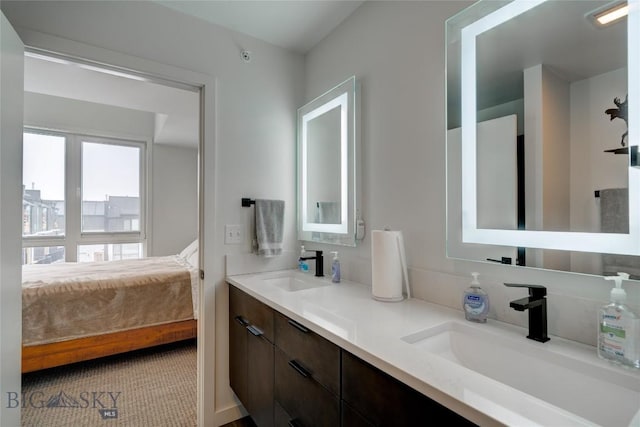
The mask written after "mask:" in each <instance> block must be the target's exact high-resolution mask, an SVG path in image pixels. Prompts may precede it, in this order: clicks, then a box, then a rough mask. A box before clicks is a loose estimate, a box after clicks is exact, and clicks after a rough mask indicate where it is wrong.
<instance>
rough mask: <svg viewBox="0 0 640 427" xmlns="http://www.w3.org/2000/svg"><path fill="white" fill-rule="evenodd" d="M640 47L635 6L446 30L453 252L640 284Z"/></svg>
mask: <svg viewBox="0 0 640 427" xmlns="http://www.w3.org/2000/svg"><path fill="white" fill-rule="evenodd" d="M608 12H614V13H615V14H616V15H615V16H614V17H613V18H612V20H611V21H609V22H600V19H601V18H602V17H603V16H605V15H607V13H608ZM605 19H606V18H605ZM639 44H640V2H639V1H638V0H632V1H629V2H621V1H613V2H611V1H589V0H583V1H563V0H546V1H545V0H514V1H485V0H481V1H478V2H476V3H475V4H473V5H472V6H470V7H469V8H467V9H465V10H463V11H462V12H461V13H459V14H458V15H456V16H454V17H452V18H450V19H449V20H448V21H447V197H448V199H447V209H448V225H447V254H448V256H450V257H453V258H462V259H471V260H479V261H489V262H500V263H505V264H512V265H513V264H517V265H521V266H530V267H538V268H547V269H554V270H563V271H573V272H580V273H587V274H597V275H607V274H615V272H617V271H625V272H628V273H630V274H631V275H632V277H635V278H638V279H640V169H639V168H638V167H637V145H638V141H639V135H640V130H638V127H639V126H640V108H639V107H638V104H637V103H634V100H637V99H640V81H638V79H637V78H633V77H629V76H638V75H640V74H639V73H640V48H639V46H638V45H639ZM629 100H631V102H629Z"/></svg>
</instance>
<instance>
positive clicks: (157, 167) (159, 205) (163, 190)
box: [149, 144, 198, 256]
mask: <svg viewBox="0 0 640 427" xmlns="http://www.w3.org/2000/svg"><path fill="white" fill-rule="evenodd" d="M197 166H198V150H197V149H195V148H183V147H173V146H170V145H162V144H155V146H154V147H153V164H152V174H151V180H152V185H153V190H152V195H151V196H152V197H151V203H152V212H153V228H152V230H151V236H152V240H151V247H150V248H149V252H150V254H151V255H154V256H159V255H172V254H177V253H179V252H180V251H181V250H182V249H184V248H185V247H186V246H187V245H188V244H189V243H191V242H193V241H194V240H195V239H196V237H197V236H198V167H197Z"/></svg>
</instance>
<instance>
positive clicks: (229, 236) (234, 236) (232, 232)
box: [224, 224, 243, 245]
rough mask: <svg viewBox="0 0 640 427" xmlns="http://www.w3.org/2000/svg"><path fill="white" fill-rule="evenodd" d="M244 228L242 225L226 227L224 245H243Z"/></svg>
mask: <svg viewBox="0 0 640 427" xmlns="http://www.w3.org/2000/svg"><path fill="white" fill-rule="evenodd" d="M242 238H243V236H242V226H241V225H229V224H227V225H225V226H224V243H225V245H235V244H238V243H242Z"/></svg>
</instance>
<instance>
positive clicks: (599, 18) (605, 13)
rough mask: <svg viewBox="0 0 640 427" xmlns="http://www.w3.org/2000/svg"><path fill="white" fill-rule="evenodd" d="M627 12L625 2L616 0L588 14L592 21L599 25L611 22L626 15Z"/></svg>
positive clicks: (627, 8) (602, 25) (627, 6)
mask: <svg viewBox="0 0 640 427" xmlns="http://www.w3.org/2000/svg"><path fill="white" fill-rule="evenodd" d="M628 13H629V5H628V4H627V2H622V3H620V2H618V3H616V4H614V5H612V6H607V7H606V8H605V9H599V10H597V11H595V12H592V13H591V14H589V16H591V19H593V22H594V23H595V24H596V25H597V26H600V27H604V26H605V25H609V24H613V23H614V22H617V21H619V20H620V19H622V18H624V17H625V16H627V14H628Z"/></svg>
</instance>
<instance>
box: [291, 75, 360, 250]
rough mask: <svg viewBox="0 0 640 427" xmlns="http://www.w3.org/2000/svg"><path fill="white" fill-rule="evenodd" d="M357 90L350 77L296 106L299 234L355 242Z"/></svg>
mask: <svg viewBox="0 0 640 427" xmlns="http://www.w3.org/2000/svg"><path fill="white" fill-rule="evenodd" d="M356 113H357V91H356V79H355V77H351V78H349V79H348V80H346V81H344V82H343V83H341V84H339V85H338V86H336V87H334V88H333V89H331V90H329V91H328V92H326V93H324V94H323V95H321V96H319V97H317V98H315V99H314V100H313V101H311V102H309V103H308V104H306V105H304V106H303V107H301V108H300V109H298V238H299V239H300V240H306V241H315V242H322V243H332V244H338V245H347V246H355V244H356V240H355V222H356V210H357V208H356V203H357V200H356V196H357V191H356V185H357V180H356V175H357V159H356V157H357V139H356V138H357V134H356V124H357V120H356Z"/></svg>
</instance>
